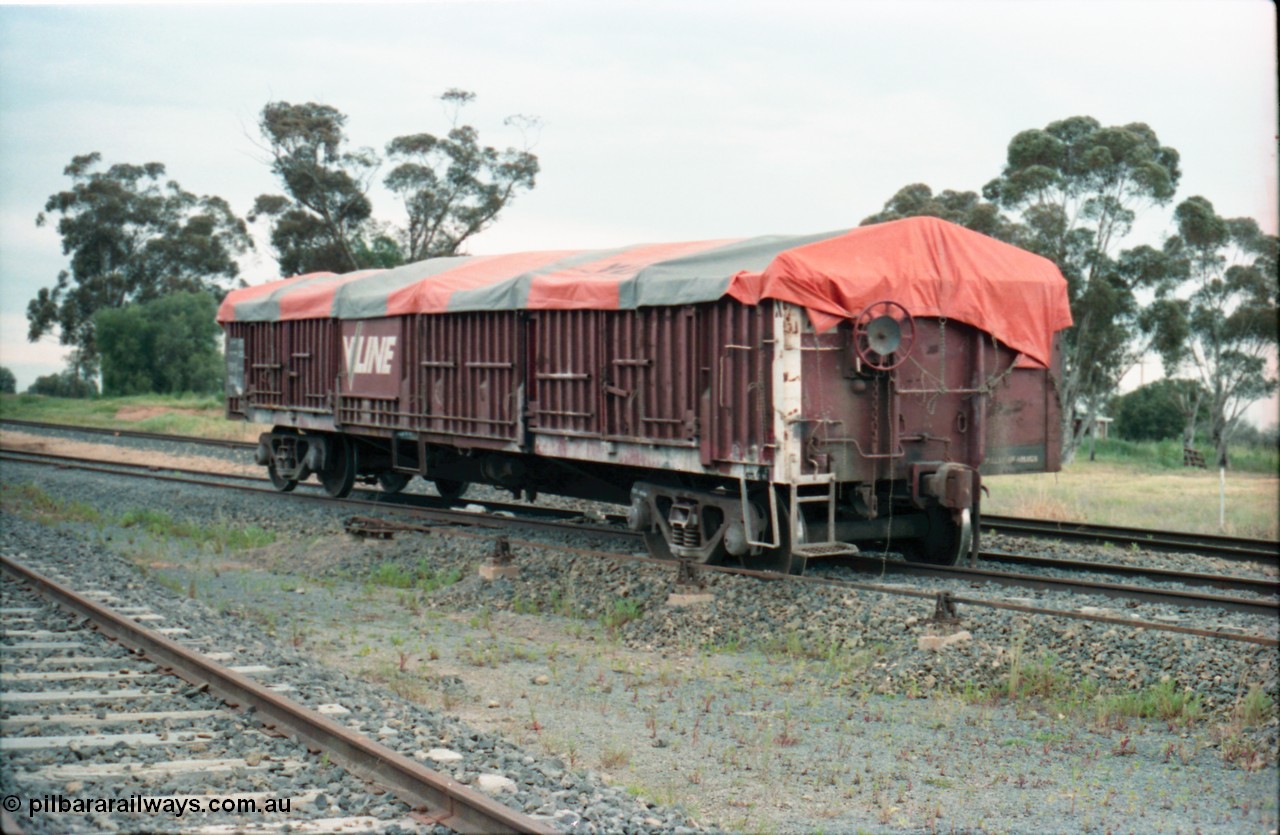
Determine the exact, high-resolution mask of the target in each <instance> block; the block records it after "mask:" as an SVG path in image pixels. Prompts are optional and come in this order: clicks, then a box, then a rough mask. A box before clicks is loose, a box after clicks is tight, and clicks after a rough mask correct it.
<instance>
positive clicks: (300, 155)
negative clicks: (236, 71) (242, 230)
mask: <svg viewBox="0 0 1280 835" xmlns="http://www.w3.org/2000/svg"><path fill="white" fill-rule="evenodd" d="M346 123H347V117H346V115H345V114H343V113H341V112H340V111H338V110H337V109H336V108H333V107H330V106H329V105H327V104H316V103H315V102H306V103H304V104H291V103H289V102H285V101H275V102H270V103H268V104H267V105H266V106H265V107H263V108H262V116H261V118H260V119H259V121H258V128H259V130H261V131H262V136H263V138H264V139H265V140H266V142H267V147H268V148H269V150H270V153H271V171H272V173H274V174H275V175H276V177H277V178H278V179H279V181H280V184H281V186H283V188H284V191H285V194H284V195H280V194H263V195H260V196H259V197H258V198H257V200H255V201H254V204H253V210H252V211H251V212H250V213H249V219H250V220H251V221H255V220H257V219H258V218H260V217H267V218H270V219H271V220H270V222H271V244H272V246H273V247H274V248H275V250H276V259H277V261H278V262H279V264H280V269H281V271H282V272H283V273H284V274H285V275H294V274H297V273H308V272H315V271H318V270H329V271H332V272H349V271H351V270H356V269H359V268H360V267H361V266H362V265H361V264H360V263H359V260H358V258H357V256H356V252H357V250H358V248H359V243H358V241H360V240H361V239H362V237H363V234H364V232H365V227H366V224H367V223H368V221H369V219H370V217H371V216H372V214H373V204H372V203H371V202H370V200H369V196H368V192H369V186H370V184H371V182H372V180H373V177H374V176H375V175H376V173H377V170H378V166H379V164H380V160H379V159H378V156H377V154H376V152H374V151H373V150H372V149H369V148H359V149H354V150H353V149H349V148H348V147H347V142H348V140H347V134H346Z"/></svg>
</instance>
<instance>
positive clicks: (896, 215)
mask: <svg viewBox="0 0 1280 835" xmlns="http://www.w3.org/2000/svg"><path fill="white" fill-rule="evenodd" d="M920 216H928V217H937V218H942V219H943V220H947V221H950V222H952V223H955V224H957V225H959V226H963V227H965V228H966V229H972V230H973V231H975V232H981V233H982V234H984V235H990V236H991V237H993V238H996V239H998V240H1002V241H1006V242H1010V243H1013V242H1016V241H1017V239H1018V237H1019V229H1018V227H1017V225H1016V224H1014V223H1013V222H1011V221H1010V220H1009V218H1008V216H1007V215H1005V214H1004V213H1003V212H1001V211H1000V207H999V206H997V205H996V204H995V203H991V202H989V201H986V200H983V199H982V197H981V196H980V195H979V194H978V193H977V192H973V191H952V190H951V189H945V190H943V191H940V192H938V193H937V194H934V193H933V189H931V188H930V187H929V186H927V185H925V184H924V183H912V184H911V185H908V186H903V187H902V188H900V189H898V191H897V192H896V193H895V194H894V195H893V197H890V198H889V199H888V201H886V202H885V204H884V208H883V209H881V210H880V211H879V212H876V213H875V214H873V215H870V216H868V217H866V218H864V219H863V221H862V225H863V226H866V225H867V224H871V223H885V222H886V221H890V220H902V219H903V218H908V217H920Z"/></svg>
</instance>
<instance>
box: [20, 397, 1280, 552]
mask: <svg viewBox="0 0 1280 835" xmlns="http://www.w3.org/2000/svg"><path fill="white" fill-rule="evenodd" d="M0 423H8V424H13V425H15V426H26V427H31V428H37V429H53V430H62V431H67V432H83V433H88V434H99V435H110V436H114V437H126V438H140V439H144V440H155V441H165V442H169V443H189V444H203V445H207V446H220V447H226V448H230V449H254V448H256V446H257V445H256V444H255V443H254V442H251V441H234V440H229V439H227V440H219V439H216V438H203V437H199V436H194V435H167V434H163V433H158V432H142V431H137V430H132V429H113V428H109V427H97V426H75V425H72V424H66V423H51V422H44V421H33V420H21V419H18V418H3V417H0ZM517 507H519V506H517ZM982 525H983V527H985V528H989V529H991V530H995V531H1003V532H1007V533H1018V534H1028V535H1035V536H1043V535H1054V536H1059V537H1063V538H1068V539H1084V540H1097V539H1103V540H1106V541H1110V542H1122V543H1126V544H1130V543H1131V544H1136V545H1140V546H1143V547H1146V548H1151V549H1153V550H1193V551H1208V552H1211V553H1212V554H1213V555H1215V556H1221V557H1224V558H1227V559H1241V560H1256V559H1263V560H1277V561H1280V542H1272V541H1270V540H1262V539H1249V538H1245V537H1231V536H1221V535H1217V534H1196V533H1187V532H1179V531H1156V530H1149V529H1145V528H1131V527H1124V526H1119V525H1092V524H1088V523H1084V522H1057V521H1052V520H1044V519H1028V518H1023V517H1015V516H1001V515H993V514H983V516H982Z"/></svg>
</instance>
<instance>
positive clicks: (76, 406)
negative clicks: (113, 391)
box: [0, 394, 261, 441]
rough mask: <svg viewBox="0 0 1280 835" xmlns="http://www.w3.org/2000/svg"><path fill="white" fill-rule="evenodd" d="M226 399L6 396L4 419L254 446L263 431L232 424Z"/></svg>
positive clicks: (0, 399)
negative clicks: (135, 431) (251, 444)
mask: <svg viewBox="0 0 1280 835" xmlns="http://www.w3.org/2000/svg"><path fill="white" fill-rule="evenodd" d="M224 409H225V407H224V404H223V401H222V398H220V397H216V396H210V395H176V396H173V395H138V396H134V397H99V398H93V399H84V400H76V399H69V398H61V397H44V396H42V395H38V394H5V395H0V416H3V417H6V418H12V419H14V420H35V421H45V422H49V423H68V424H74V425H76V426H98V427H103V428H107V429H132V430H137V431H141V432H161V433H166V434H172V435H198V436H200V437H205V438H227V439H231V440H245V441H251V440H254V439H256V438H257V436H258V433H259V432H260V431H261V427H260V426H255V425H254V424H249V423H244V422H243V421H231V420H227V418H226V416H225V414H224Z"/></svg>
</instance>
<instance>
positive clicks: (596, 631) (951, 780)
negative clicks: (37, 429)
mask: <svg viewBox="0 0 1280 835" xmlns="http://www.w3.org/2000/svg"><path fill="white" fill-rule="evenodd" d="M28 480H32V481H38V482H39V483H40V485H41V487H42V488H43V490H44V491H45V492H46V493H48V494H49V495H53V496H56V497H58V498H60V499H62V500H63V501H79V502H85V503H88V504H91V505H94V506H97V507H101V508H102V509H103V510H102V512H103V513H104V515H107V516H109V517H113V518H118V517H119V515H120V514H122V513H124V512H125V511H126V510H129V509H132V508H137V507H163V508H164V509H165V510H166V511H167V512H169V513H171V514H173V515H174V516H175V517H179V518H186V517H190V518H193V519H203V520H206V521H209V520H215V521H222V522H224V523H226V524H228V525H230V526H238V527H243V526H245V525H250V524H253V525H259V526H263V527H266V528H269V529H271V530H273V531H274V532H275V534H276V541H275V543H274V544H271V545H268V546H266V547H262V548H258V549H254V550H250V551H238V552H222V553H217V551H216V549H215V548H212V547H210V546H209V545H205V546H196V545H194V544H192V543H191V542H189V541H187V540H181V539H171V540H168V541H165V542H156V541H154V540H152V539H149V538H147V537H143V536H141V535H140V534H138V532H137V531H136V529H133V528H130V529H125V530H121V529H118V528H115V527H113V526H110V525H102V526H95V525H92V524H81V525H78V526H75V525H73V526H70V527H69V528H68V529H67V532H66V533H60V532H58V530H57V529H50V528H45V527H37V526H34V525H27V524H26V523H17V522H14V521H13V519H12V517H11V516H6V517H5V531H4V536H5V543H6V545H7V546H9V547H24V548H33V547H35V546H36V545H40V544H44V547H48V546H49V544H52V543H50V542H49V541H48V540H49V538H50V537H61V538H64V539H65V541H66V542H67V543H68V544H70V543H75V545H74V547H75V549H76V553H77V554H78V555H79V556H78V559H79V560H80V561H81V562H84V563H86V564H88V563H90V562H96V561H100V560H102V559H103V558H104V557H103V555H104V554H105V553H115V554H120V555H122V556H124V557H125V558H127V559H128V560H129V561H130V562H132V563H133V564H135V565H141V566H143V567H144V568H145V569H146V571H147V573H148V574H149V575H150V576H151V577H152V578H153V579H154V580H155V581H157V582H159V583H162V584H163V585H164V586H166V587H167V588H169V589H171V590H173V591H172V592H166V594H172V601H171V602H172V605H174V606H175V607H178V608H179V609H180V610H181V611H183V612H194V613H198V614H199V615H200V617H202V618H204V619H205V620H203V621H201V623H202V625H204V626H205V627H207V628H208V629H209V630H210V631H217V630H222V631H226V630H228V629H229V630H231V631H233V632H234V633H236V634H239V635H244V634H252V633H253V632H254V630H253V629H251V627H249V626H246V623H248V624H252V625H253V626H256V627H257V628H259V629H261V632H262V633H263V634H264V635H266V636H272V635H274V636H275V640H271V639H269V638H264V639H263V643H262V647H261V649H260V650H256V649H255V652H257V651H260V652H262V653H264V654H271V653H279V654H281V657H290V658H293V659H294V663H296V664H298V665H300V666H301V667H303V668H305V669H306V671H307V673H306V674H307V675H308V676H315V677H317V678H320V679H322V680H324V681H326V682H327V681H328V680H329V679H330V678H333V679H334V680H338V681H348V680H346V679H343V677H342V675H341V674H340V673H338V672H334V670H342V671H346V672H348V673H351V674H354V675H357V676H359V677H360V678H362V679H364V680H366V681H367V682H369V684H357V683H354V682H350V686H352V687H357V688H363V690H362V692H367V693H370V694H376V695H370V696H369V697H368V698H369V699H370V703H371V704H377V703H379V701H382V702H387V703H393V704H404V703H403V702H401V701H400V700H399V699H398V698H396V697H395V696H392V695H389V693H394V694H398V695H399V696H400V697H403V698H404V699H405V700H407V701H410V702H417V703H421V704H425V705H428V706H430V707H432V708H434V709H436V710H438V711H443V712H445V713H448V714H451V715H455V716H458V717H461V718H463V719H465V720H466V721H467V722H468V723H469V725H470V726H471V727H474V728H478V729H480V731H482V732H483V733H482V734H481V735H482V736H487V735H494V736H500V737H502V738H504V739H505V740H507V741H509V742H510V743H512V744H514V745H517V746H521V747H522V749H523V750H524V751H528V752H529V753H528V754H521V755H520V756H521V757H524V756H531V757H535V758H539V757H547V756H556V757H558V760H557V762H558V763H559V765H558V766H556V768H559V769H563V772H564V774H566V775H570V774H575V773H580V772H583V771H584V770H585V771H586V772H587V773H586V774H585V775H584V776H583V777H581V778H574V779H583V780H586V781H589V782H590V783H591V785H596V786H603V785H604V783H605V782H613V783H614V784H615V788H614V789H612V791H615V792H617V793H619V794H621V795H622V796H623V797H626V796H628V795H629V794H635V795H638V796H640V797H643V798H646V799H648V800H649V801H651V802H659V803H662V804H663V805H664V806H670V805H678V806H681V807H683V808H684V809H685V810H686V811H687V812H688V813H689V814H691V815H692V816H693V818H694V819H695V820H696V821H699V822H701V823H704V824H712V825H718V826H723V827H728V828H736V829H742V830H747V831H758V830H762V829H767V830H777V831H811V830H826V831H855V830H866V831H918V830H936V829H941V830H983V831H1013V832H1032V831H1046V830H1052V831H1094V830H1098V831H1101V830H1124V831H1170V832H1174V831H1187V832H1190V831H1223V832H1227V831H1242V830H1247V831H1265V830H1268V829H1274V828H1275V825H1276V814H1277V812H1276V800H1275V798H1276V790H1277V779H1276V737H1277V724H1276V719H1275V713H1274V709H1272V710H1271V712H1270V714H1269V716H1268V718H1265V719H1264V720H1263V721H1261V722H1259V723H1258V724H1256V725H1254V726H1252V727H1243V726H1242V724H1241V722H1239V721H1238V720H1236V719H1234V718H1233V717H1234V714H1235V712H1236V710H1237V706H1238V705H1239V704H1240V703H1241V701H1242V700H1244V699H1245V697H1246V695H1247V694H1248V693H1249V691H1250V689H1251V688H1252V687H1255V686H1256V687H1260V688H1261V692H1263V693H1265V694H1268V695H1269V697H1270V698H1271V699H1272V700H1274V699H1275V697H1276V695H1277V693H1276V667H1277V664H1276V660H1277V659H1276V653H1275V651H1274V650H1271V649H1265V648H1261V647H1257V646H1256V645H1245V644H1236V643H1228V642H1225V641H1221V640H1213V639H1200V638H1189V637H1185V636H1179V635H1172V634H1169V633H1159V634H1153V633H1139V632H1134V631H1132V630H1119V629H1116V628H1114V627H1109V626H1106V625H1103V624H1096V623H1084V622H1079V621H1068V620H1065V619H1062V620H1057V619H1037V620H1027V619H1025V618H1022V617H1020V616H1017V615H1013V614H1010V613H1007V612H1000V611H992V610H981V609H977V608H974V609H970V610H965V611H962V612H961V616H962V619H963V621H962V623H961V624H960V625H959V627H958V629H960V630H963V631H962V632H957V631H956V630H957V627H950V628H942V627H939V626H937V625H933V624H930V623H929V622H928V620H927V618H928V615H929V614H930V613H931V610H932V605H931V603H926V602H924V601H918V600H914V601H913V600H909V599H905V598H901V597H894V596H891V595H883V594H872V593H856V594H854V593H850V592H847V591H837V590H831V589H825V588H817V587H813V586H797V585H792V584H779V583H773V584H766V583H759V582H756V581H752V580H747V579H743V578H734V577H722V576H713V577H710V578H708V590H709V591H710V593H711V594H712V596H713V599H712V600H711V602H709V603H707V604H704V605H701V606H695V607H690V608H683V609H682V608H671V607H668V606H666V605H665V602H666V596H667V593H668V591H669V590H670V588H671V584H672V579H673V577H672V572H670V571H668V570H665V569H664V570H657V569H654V568H651V567H647V566H639V565H615V564H611V563H609V564H605V563H601V562H599V561H592V560H588V559H586V558H571V557H566V556H564V555H561V554H556V553H555V552H553V551H549V550H542V549H534V548H529V547H520V546H517V547H516V548H515V551H516V564H517V565H518V566H519V568H520V576H519V577H518V578H516V579H515V580H499V581H496V582H492V583H485V582H482V581H480V580H479V579H478V578H476V577H475V576H474V574H475V566H476V565H477V564H478V563H479V561H480V560H481V559H483V557H484V556H485V555H486V554H487V553H488V551H489V550H490V549H491V547H492V546H491V541H492V536H481V537H477V538H465V537H461V536H451V535H446V533H445V532H442V533H441V534H440V535H430V536H407V535H406V536H399V537H397V538H396V539H394V540H392V541H389V542H361V541H355V540H352V539H350V538H348V537H345V536H343V535H341V534H340V533H338V532H339V531H340V530H341V528H340V519H341V514H338V513H335V512H334V511H331V510H322V509H313V508H309V507H308V506H307V505H305V504H304V503H301V502H289V501H281V502H278V503H277V502H272V503H270V504H269V505H267V504H264V503H262V501H261V499H246V498H245V497H234V496H229V495H227V494H224V493H220V492H214V491H206V490H200V489H191V490H187V489H186V488H183V492H181V493H180V494H174V492H173V490H172V488H167V487H165V486H164V485H159V484H153V483H147V482H132V481H131V482H126V483H124V484H123V485H122V483H121V482H119V481H114V480H108V479H107V478H105V477H96V476H92V477H86V476H83V475H82V476H72V475H70V474H66V473H50V472H49V471H48V470H44V469H37V468H34V467H26V466H19V465H15V466H10V465H8V464H6V465H5V471H4V482H5V484H6V486H10V485H14V484H18V483H21V482H24V481H28ZM27 536H29V537H30V538H31V539H30V541H27V540H25V539H24V537H27ZM522 536H523V535H522ZM524 538H526V539H541V540H545V541H546V542H548V543H549V544H555V543H559V542H569V543H570V544H588V543H585V542H584V541H582V540H581V538H580V537H574V538H566V537H564V536H550V535H544V536H541V537H536V536H532V535H531V536H525V537H524ZM15 539H17V542H16V543H15ZM55 541H56V540H55ZM1024 550H1025V549H1024ZM1148 558H1151V559H1156V557H1153V556H1151V555H1148ZM455 578H458V579H460V581H459V582H453V583H449V584H445V582H444V581H446V580H453V579H455ZM901 585H911V583H909V582H905V581H904V582H903V583H901ZM437 586H439V588H437ZM934 586H936V584H930V587H934ZM968 591H969V592H971V591H972V590H968ZM152 594H153V596H154V595H155V594H156V593H155V592H154V591H153V592H152ZM190 595H194V597H195V598H197V600H189V599H183V598H184V597H186V596H190ZM1078 602H1079V601H1074V602H1073V605H1078ZM206 605H207V606H208V607H209V608H206ZM1096 605H1097V606H1099V607H1108V606H1116V605H1117V604H1116V603H1115V602H1113V601H1102V602H1099V603H1097V604H1096ZM1144 616H1145V615H1144ZM1168 616H1169V617H1178V618H1180V622H1183V623H1186V624H1187V625H1209V624H1210V622H1217V621H1219V620H1221V616H1219V615H1216V614H1213V613H1210V612H1208V611H1207V610H1188V611H1185V612H1176V613H1170V614H1169V615H1168ZM1233 617H1240V616H1233ZM1239 628H1243V629H1249V630H1251V631H1266V632H1268V633H1269V634H1271V635H1274V634H1275V624H1274V623H1270V624H1262V625H1259V624H1257V623H1245V624H1243V625H1240V626H1239ZM966 634H967V636H968V637H967V638H966V637H965V636H966ZM921 638H926V639H927V638H935V639H940V640H935V641H934V643H935V644H939V643H945V644H946V646H945V647H944V648H942V649H941V650H940V651H930V650H927V649H922V648H921V647H922V642H921ZM243 640H244V639H243V638H241V641H243ZM279 643H283V644H285V645H286V647H285V648H284V649H281V648H280V647H279V645H278V644H279ZM925 643H927V641H926V642H925ZM295 647H296V648H297V651H296V652H295V651H294V648H295ZM322 665H323V666H322ZM1015 671H1016V675H1017V676H1018V680H1019V681H1020V682H1021V689H1022V690H1024V691H1025V690H1032V691H1036V692H1040V693H1043V694H1044V695H1045V698H1021V699H1017V700H1009V699H1007V698H1003V697H1000V696H999V693H1001V692H1003V693H1007V692H1008V688H1009V681H1010V678H1011V675H1012V674H1014V673H1015ZM1165 679H1168V680H1169V681H1171V682H1173V687H1172V692H1179V691H1183V690H1188V689H1189V690H1191V691H1194V692H1195V693H1196V694H1198V695H1199V697H1200V703H1199V704H1200V706H1201V712H1202V714H1203V716H1202V717H1201V718H1199V719H1197V720H1195V721H1191V722H1188V723H1185V724H1184V723H1182V722H1181V721H1179V718H1178V716H1174V717H1173V718H1172V719H1169V720H1165V721H1161V720H1157V719H1137V718H1132V717H1126V716H1124V715H1120V714H1119V713H1117V712H1116V711H1113V710H1110V709H1108V706H1109V705H1111V706H1113V705H1114V699H1112V700H1111V701H1107V697H1109V696H1114V695H1116V694H1123V693H1130V694H1143V693H1147V692H1149V691H1150V688H1152V687H1153V686H1155V685H1157V684H1159V683H1160V682H1161V681H1162V680H1165ZM1095 691H1096V692H1097V693H1098V694H1099V695H1100V696H1101V697H1102V698H1099V699H1090V698H1087V697H1091V696H1092V695H1093V693H1094V692H1095ZM344 703H345V702H344ZM1082 703H1083V706H1082ZM405 709H416V708H408V707H406V708H405ZM1179 715H1180V716H1185V715H1186V712H1185V711H1184V712H1182V713H1181V714H1179ZM423 744H425V742H423ZM617 784H622V786H618V785H617ZM623 786H625V791H624V790H623V788H622V787H623ZM602 791H603V790H602ZM580 794H581V792H580ZM588 801H590V795H588ZM586 808H587V809H588V810H589V809H590V802H588V803H587V806H586ZM650 811H651V812H652V810H650ZM673 820H674V819H673ZM688 822H689V821H685V823H688ZM636 825H637V826H640V827H641V828H645V827H647V826H648V825H649V824H647V823H646V822H645V821H644V820H643V819H641V820H640V821H639V823H637V824H636ZM670 825H676V824H674V823H672V824H670Z"/></svg>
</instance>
